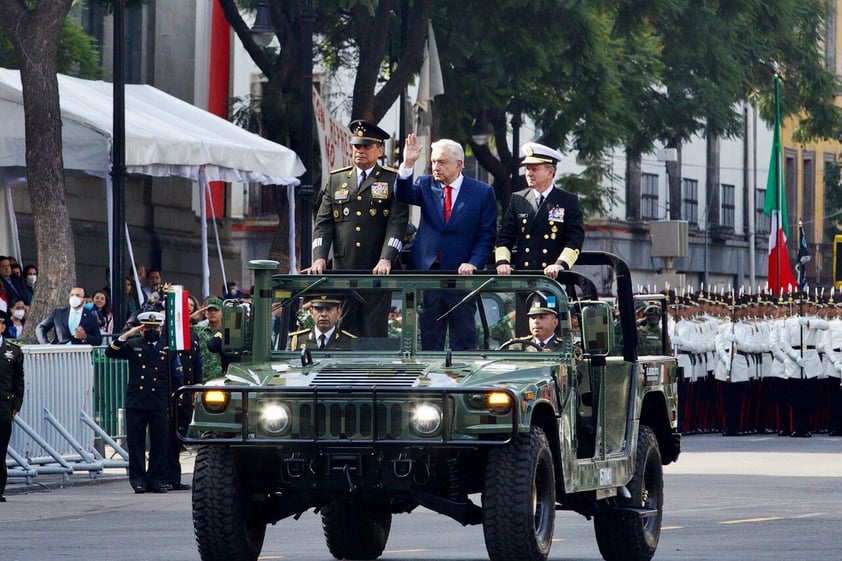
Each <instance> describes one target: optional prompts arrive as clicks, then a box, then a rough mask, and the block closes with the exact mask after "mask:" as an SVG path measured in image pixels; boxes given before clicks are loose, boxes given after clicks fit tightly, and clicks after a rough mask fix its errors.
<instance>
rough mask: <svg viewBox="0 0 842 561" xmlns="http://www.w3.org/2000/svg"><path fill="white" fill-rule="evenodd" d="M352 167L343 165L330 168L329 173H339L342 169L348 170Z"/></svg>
mask: <svg viewBox="0 0 842 561" xmlns="http://www.w3.org/2000/svg"><path fill="white" fill-rule="evenodd" d="M352 167H354V166H345V167H344V168H339V169H332V170H330V173H331V174H334V173H340V172H343V171H349V170H350V169H351V168H352Z"/></svg>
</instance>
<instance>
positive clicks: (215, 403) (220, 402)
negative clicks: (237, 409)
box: [202, 390, 231, 413]
mask: <svg viewBox="0 0 842 561" xmlns="http://www.w3.org/2000/svg"><path fill="white" fill-rule="evenodd" d="M230 398H231V396H230V394H229V393H228V392H223V391H220V390H208V391H204V392H202V405H204V406H205V409H207V410H208V412H210V413H222V412H223V411H225V408H226V407H228V401H229V399H230Z"/></svg>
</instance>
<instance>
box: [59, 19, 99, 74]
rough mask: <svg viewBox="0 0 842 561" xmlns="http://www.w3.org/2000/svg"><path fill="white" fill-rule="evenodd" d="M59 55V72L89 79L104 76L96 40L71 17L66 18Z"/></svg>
mask: <svg viewBox="0 0 842 561" xmlns="http://www.w3.org/2000/svg"><path fill="white" fill-rule="evenodd" d="M57 57H58V69H59V72H61V73H63V74H71V75H74V76H78V77H80V78H88V79H95V78H101V77H102V67H101V66H100V65H99V51H98V48H97V44H96V41H95V40H94V38H93V37H91V36H90V35H88V34H87V33H86V32H85V30H84V29H83V28H82V26H81V25H79V24H78V23H76V22H74V21H72V20H71V19H70V18H68V19H66V20H64V28H63V29H62V33H61V39H60V40H59V46H58V54H57Z"/></svg>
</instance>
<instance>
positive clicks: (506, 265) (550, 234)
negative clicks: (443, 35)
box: [494, 142, 585, 278]
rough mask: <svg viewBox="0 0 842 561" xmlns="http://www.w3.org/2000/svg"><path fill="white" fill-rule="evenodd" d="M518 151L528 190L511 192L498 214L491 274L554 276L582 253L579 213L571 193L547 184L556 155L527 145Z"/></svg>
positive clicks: (553, 171) (543, 147)
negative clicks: (522, 272) (516, 272)
mask: <svg viewBox="0 0 842 561" xmlns="http://www.w3.org/2000/svg"><path fill="white" fill-rule="evenodd" d="M521 153H522V154H523V158H522V159H521V165H524V166H526V183H527V185H529V188H528V189H524V190H522V191H517V192H515V193H513V194H512V198H511V201H510V202H509V207H508V208H507V209H506V212H505V214H504V215H503V220H502V223H501V225H500V233H499V234H498V235H497V246H496V248H495V250H494V258H495V263H496V265H497V272H498V273H499V274H501V275H508V274H510V273H511V272H512V270H513V269H518V270H541V271H543V273H544V274H545V275H547V276H548V277H550V278H555V277H556V276H557V275H558V273H559V272H560V271H563V270H564V271H566V270H568V269H570V268H571V267H572V266H573V264H574V263H575V262H576V259H577V258H578V257H579V252H580V251H581V250H582V242H584V239H585V228H584V226H583V224H582V209H581V207H580V205H579V198H578V197H577V196H576V195H574V194H573V193H569V192H567V191H564V190H563V189H559V188H558V187H555V186H554V185H553V179H554V178H555V172H556V166H557V164H558V162H559V161H560V160H561V157H562V156H561V153H560V152H559V151H558V150H554V149H552V148H549V147H548V146H544V145H543V144H538V143H536V142H527V143H526V144H524V145H523V146H522V147H521ZM515 248H517V249H516V251H515Z"/></svg>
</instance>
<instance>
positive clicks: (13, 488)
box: [5, 450, 196, 495]
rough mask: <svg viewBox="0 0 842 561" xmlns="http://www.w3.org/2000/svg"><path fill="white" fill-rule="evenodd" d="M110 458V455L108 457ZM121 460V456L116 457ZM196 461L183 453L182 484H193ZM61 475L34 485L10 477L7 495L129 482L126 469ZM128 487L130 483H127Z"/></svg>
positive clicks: (41, 476)
mask: <svg viewBox="0 0 842 561" xmlns="http://www.w3.org/2000/svg"><path fill="white" fill-rule="evenodd" d="M106 458H110V455H106ZM115 458H116V459H119V458H120V456H115ZM195 459H196V452H195V450H187V451H183V452H182V453H181V455H180V457H179V460H180V461H181V482H182V483H192V481H191V480H192V479H193V463H194V461H195ZM65 477H66V476H65V475H64V474H60V473H44V474H39V475H36V476H35V477H33V478H32V483H31V484H28V483H27V478H26V477H9V479H8V481H7V482H6V493H5V494H6V495H19V494H23V493H34V492H38V491H45V490H50V489H63V488H65V487H81V486H85V485H99V484H101V483H108V482H112V481H128V479H129V475H128V473H127V469H126V468H104V469H103V470H102V471H101V472H99V473H97V472H88V471H87V470H85V471H81V470H80V471H75V472H74V473H72V474H70V475H69V476H67V479H65ZM126 484H127V485H128V483H126Z"/></svg>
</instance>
